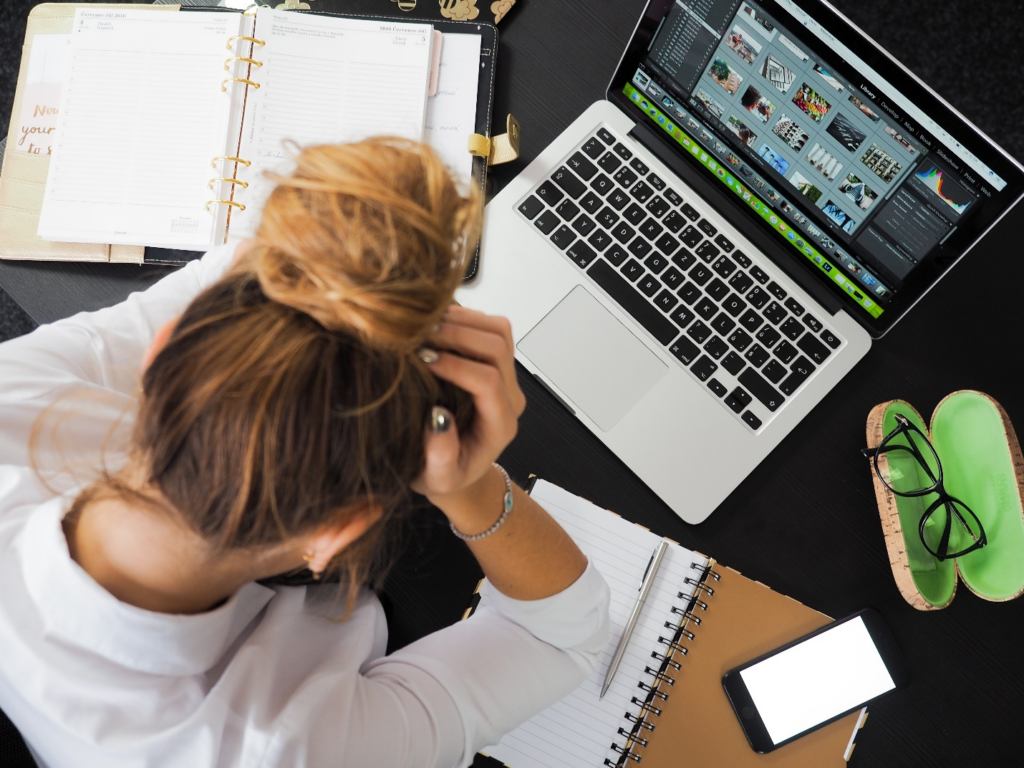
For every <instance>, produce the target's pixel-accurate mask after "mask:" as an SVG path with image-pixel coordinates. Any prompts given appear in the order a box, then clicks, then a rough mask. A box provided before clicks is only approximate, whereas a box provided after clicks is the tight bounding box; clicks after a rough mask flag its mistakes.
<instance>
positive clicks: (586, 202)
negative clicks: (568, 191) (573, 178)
mask: <svg viewBox="0 0 1024 768" xmlns="http://www.w3.org/2000/svg"><path fill="white" fill-rule="evenodd" d="M601 205H602V203H601V198H600V197H598V196H597V195H595V194H594V193H593V192H587V194H586V197H584V198H583V199H582V200H580V206H581V207H582V208H583V210H585V211H586V212H587V213H589V214H591V215H593V214H595V213H597V212H598V211H599V210H601Z"/></svg>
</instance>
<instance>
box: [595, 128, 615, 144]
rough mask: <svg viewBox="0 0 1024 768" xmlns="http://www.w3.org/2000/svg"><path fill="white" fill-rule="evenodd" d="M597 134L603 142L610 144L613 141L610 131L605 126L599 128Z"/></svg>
mask: <svg viewBox="0 0 1024 768" xmlns="http://www.w3.org/2000/svg"><path fill="white" fill-rule="evenodd" d="M597 135H598V137H600V139H601V141H603V142H604V143H605V144H611V143H612V142H613V141H615V137H614V136H613V135H612V132H611V131H609V130H608V129H607V128H601V129H599V130H598V132H597Z"/></svg>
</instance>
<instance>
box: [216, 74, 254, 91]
mask: <svg viewBox="0 0 1024 768" xmlns="http://www.w3.org/2000/svg"><path fill="white" fill-rule="evenodd" d="M228 83H245V84H246V85H251V86H252V87H253V88H259V87H260V84H259V83H254V82H253V81H252V80H249V79H248V78H245V77H229V78H228V79H227V80H224V81H222V82H221V84H220V89H221V90H222V91H226V90H227V89H228Z"/></svg>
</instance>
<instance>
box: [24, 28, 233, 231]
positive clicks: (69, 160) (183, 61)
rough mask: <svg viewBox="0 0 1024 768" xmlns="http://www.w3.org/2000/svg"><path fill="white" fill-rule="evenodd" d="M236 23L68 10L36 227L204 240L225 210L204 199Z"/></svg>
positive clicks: (221, 143)
mask: <svg viewBox="0 0 1024 768" xmlns="http://www.w3.org/2000/svg"><path fill="white" fill-rule="evenodd" d="M241 23H242V17H241V15H240V14H238V13H228V12H210V13H156V12H153V11H144V10H142V11H139V10H104V9H90V8H78V9H77V11H76V13H75V22H74V24H75V26H74V32H73V33H72V36H71V51H70V65H69V69H68V76H67V80H66V81H65V84H64V90H63V93H62V97H61V107H60V116H59V122H58V127H57V136H58V137H59V138H58V141H57V146H56V148H55V150H54V154H53V157H52V159H51V162H50V169H49V175H48V178H47V182H46V194H45V197H44V199H43V208H42V214H41V216H40V221H39V230H38V231H39V235H40V236H41V237H43V238H44V239H46V240H56V241H63V242H85V243H119V244H124V245H163V246H166V247H170V248H184V249H203V248H206V247H209V246H210V245H212V244H213V243H214V240H215V236H216V235H217V234H222V233H218V232H217V227H218V221H220V224H221V226H223V212H222V211H219V210H217V209H216V208H215V209H214V210H211V211H210V212H206V211H205V210H204V204H205V202H206V201H207V200H209V199H210V198H211V191H210V190H209V189H208V187H207V184H208V181H209V180H210V179H211V178H212V177H213V174H212V170H213V169H212V168H211V166H210V162H211V160H212V159H213V158H214V157H216V156H217V155H224V154H226V152H225V148H226V147H227V146H228V135H227V134H228V132H229V121H230V112H231V106H232V95H231V93H230V92H227V93H225V92H223V91H221V80H222V79H223V78H224V77H225V76H226V75H227V73H225V72H224V61H225V59H226V58H227V57H228V56H230V55H231V52H229V51H227V50H226V44H227V41H228V38H230V37H231V36H232V35H237V34H239V29H240V27H241ZM217 208H219V206H218V207H217Z"/></svg>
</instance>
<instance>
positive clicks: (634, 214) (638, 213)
mask: <svg viewBox="0 0 1024 768" xmlns="http://www.w3.org/2000/svg"><path fill="white" fill-rule="evenodd" d="M622 215H623V216H624V217H625V218H626V221H628V222H629V223H630V224H632V225H633V226H634V227H638V226H640V222H642V221H643V220H644V219H646V218H647V211H645V210H644V209H643V208H641V207H640V206H639V205H637V204H636V203H631V204H630V206H629V208H627V209H626V210H625V211H623V212H622Z"/></svg>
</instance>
